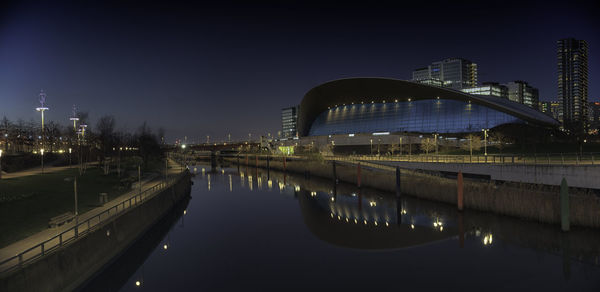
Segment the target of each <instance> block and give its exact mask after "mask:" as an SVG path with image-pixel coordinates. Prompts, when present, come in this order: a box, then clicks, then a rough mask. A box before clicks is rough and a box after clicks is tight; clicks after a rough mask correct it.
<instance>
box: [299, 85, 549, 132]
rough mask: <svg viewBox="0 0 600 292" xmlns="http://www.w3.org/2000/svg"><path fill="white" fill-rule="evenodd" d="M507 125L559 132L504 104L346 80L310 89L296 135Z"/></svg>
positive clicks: (545, 120) (537, 116)
mask: <svg viewBox="0 0 600 292" xmlns="http://www.w3.org/2000/svg"><path fill="white" fill-rule="evenodd" d="M505 124H527V125H533V126H540V127H558V126H559V123H558V122H557V121H556V120H554V119H553V118H551V117H549V116H547V115H545V114H543V113H541V112H538V111H536V110H534V109H532V108H529V107H527V106H525V105H523V104H520V103H516V102H512V101H509V100H506V99H501V98H496V97H489V96H481V95H470V94H467V93H463V92H459V91H455V90H451V89H446V88H440V87H434V86H429V85H425V84H419V83H413V82H409V81H403V80H397V79H389V78H348V79H339V80H334V81H330V82H327V83H324V84H321V85H319V86H317V87H315V88H313V89H311V90H310V91H309V92H308V93H307V94H306V95H305V96H304V98H303V99H302V102H301V103H300V112H299V114H298V134H299V135H300V136H317V135H330V134H350V133H374V132H392V133H393V132H415V133H468V132H478V131H481V129H484V128H486V129H490V128H494V127H497V126H500V125H505Z"/></svg>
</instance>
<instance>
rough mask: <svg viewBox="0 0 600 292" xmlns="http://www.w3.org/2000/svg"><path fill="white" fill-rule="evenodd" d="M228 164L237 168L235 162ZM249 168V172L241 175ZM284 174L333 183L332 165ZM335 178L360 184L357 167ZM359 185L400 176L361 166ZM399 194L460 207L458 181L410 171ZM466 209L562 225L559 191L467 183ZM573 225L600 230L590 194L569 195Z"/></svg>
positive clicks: (298, 163) (382, 184) (290, 166)
mask: <svg viewBox="0 0 600 292" xmlns="http://www.w3.org/2000/svg"><path fill="white" fill-rule="evenodd" d="M225 160H226V161H229V162H232V163H237V161H238V160H237V159H236V158H227V159H225ZM239 163H240V164H239V165H240V171H246V172H249V173H250V174H252V171H254V167H256V166H258V167H260V168H265V167H266V165H267V162H266V160H262V159H261V158H260V157H259V159H258V163H257V160H256V157H255V156H252V155H250V156H249V158H248V164H247V165H246V158H245V156H244V157H240V159H239ZM269 167H270V168H271V169H276V170H283V161H282V159H281V157H273V158H271V160H270V161H269ZM245 168H247V170H243V169H245ZM285 170H286V171H288V172H291V173H297V174H302V175H308V176H317V177H322V178H329V179H332V180H333V166H332V163H331V162H325V161H323V162H319V161H306V160H286V166H285ZM335 172H336V179H337V180H338V181H343V182H348V183H352V184H358V169H357V166H356V165H354V164H350V163H345V162H336V167H335ZM360 183H361V186H362V187H369V188H374V189H379V190H383V191H388V192H395V191H396V174H395V173H394V172H393V171H386V170H380V169H374V168H368V167H364V166H363V167H361V177H360ZM400 191H401V192H402V193H403V194H407V195H410V196H414V197H418V198H423V199H427V200H432V201H438V202H444V203H449V204H453V205H456V204H457V193H458V186H457V181H456V179H452V178H445V177H441V176H436V175H432V174H425V173H420V172H417V171H412V170H406V169H402V170H401V184H400ZM463 194H464V206H465V208H470V209H474V210H480V211H486V212H493V213H497V214H502V215H509V216H513V217H517V218H523V219H529V220H533V221H536V222H543V223H552V224H559V223H560V202H559V189H558V187H553V186H543V185H539V184H527V183H495V182H493V181H490V182H482V181H477V180H468V179H465V181H464V187H463ZM570 220H571V225H573V226H586V227H594V228H600V198H599V197H598V196H597V195H595V194H594V193H593V192H588V191H586V190H577V189H571V190H570Z"/></svg>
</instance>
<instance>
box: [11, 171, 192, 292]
mask: <svg viewBox="0 0 600 292" xmlns="http://www.w3.org/2000/svg"><path fill="white" fill-rule="evenodd" d="M190 189H191V181H190V175H189V174H187V175H184V176H183V177H182V178H181V179H180V180H179V181H178V182H177V183H175V184H174V185H173V186H172V187H170V188H169V189H166V190H164V191H162V192H161V193H160V194H158V195H156V196H154V197H152V198H151V199H148V200H147V201H145V202H144V203H143V204H141V205H139V206H137V207H135V208H134V209H131V210H129V211H128V212H126V213H124V214H121V215H119V216H117V217H115V218H114V220H112V221H110V222H107V223H105V224H104V225H103V226H101V227H99V228H98V229H96V230H94V231H92V232H90V233H88V234H86V235H84V236H82V237H81V238H79V239H78V240H77V241H75V242H73V243H71V244H69V245H66V246H64V247H63V248H61V249H60V250H58V251H55V252H53V253H52V254H49V255H47V256H45V257H43V258H41V259H40V260H38V261H35V262H33V263H31V264H29V265H27V266H25V267H24V268H22V269H20V270H17V271H15V272H12V273H11V274H9V275H7V276H5V277H3V278H2V279H0V291H70V290H74V289H75V288H77V287H79V286H80V285H81V284H82V283H84V282H85V281H86V280H88V278H90V277H91V276H93V275H94V274H95V273H97V272H98V271H100V270H101V269H102V268H103V267H104V266H105V265H106V264H108V263H110V261H112V260H113V259H114V258H115V257H116V256H118V255H120V254H121V253H122V252H123V251H125V250H126V249H127V247H129V246H130V245H131V244H133V243H134V242H135V240H136V239H137V238H138V237H140V236H141V235H143V234H144V232H145V231H146V230H148V229H149V228H150V227H152V225H153V224H154V223H155V222H156V221H157V220H159V219H160V218H161V217H162V216H163V215H164V214H166V213H167V212H168V211H169V210H170V209H171V208H172V207H173V206H174V205H175V204H176V203H177V202H178V201H180V200H181V199H182V198H184V197H186V196H189V193H190Z"/></svg>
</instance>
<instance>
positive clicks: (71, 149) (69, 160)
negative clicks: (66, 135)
mask: <svg viewBox="0 0 600 292" xmlns="http://www.w3.org/2000/svg"><path fill="white" fill-rule="evenodd" d="M72 150H73V149H71V148H69V168H71V151H72Z"/></svg>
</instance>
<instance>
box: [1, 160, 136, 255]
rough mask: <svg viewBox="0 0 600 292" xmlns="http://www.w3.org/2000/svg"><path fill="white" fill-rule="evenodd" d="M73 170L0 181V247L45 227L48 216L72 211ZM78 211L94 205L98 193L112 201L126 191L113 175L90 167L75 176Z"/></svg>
mask: <svg viewBox="0 0 600 292" xmlns="http://www.w3.org/2000/svg"><path fill="white" fill-rule="evenodd" d="M77 174H78V170H77V169H75V168H74V169H68V170H64V171H60V172H55V173H47V174H44V175H33V176H26V177H20V178H11V179H2V180H0V248H1V247H4V246H7V245H9V244H11V243H13V242H15V241H17V240H20V239H23V238H25V237H27V236H29V235H31V234H35V233H36V232H39V231H41V230H43V229H46V228H48V221H49V220H50V218H52V217H54V216H57V215H60V214H63V213H65V212H73V211H74V205H75V203H74V193H73V177H74V176H76V175H77ZM77 188H78V202H79V213H80V214H83V213H85V212H87V211H89V210H91V209H93V208H94V207H96V206H97V205H98V194H99V193H107V194H108V199H109V200H112V199H114V198H116V197H117V196H119V195H121V194H123V193H124V192H126V191H127V189H125V188H119V179H118V178H117V176H116V174H109V175H103V174H102V170H100V169H97V168H90V169H88V170H87V171H86V173H85V174H84V175H83V176H81V177H78V178H77Z"/></svg>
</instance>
